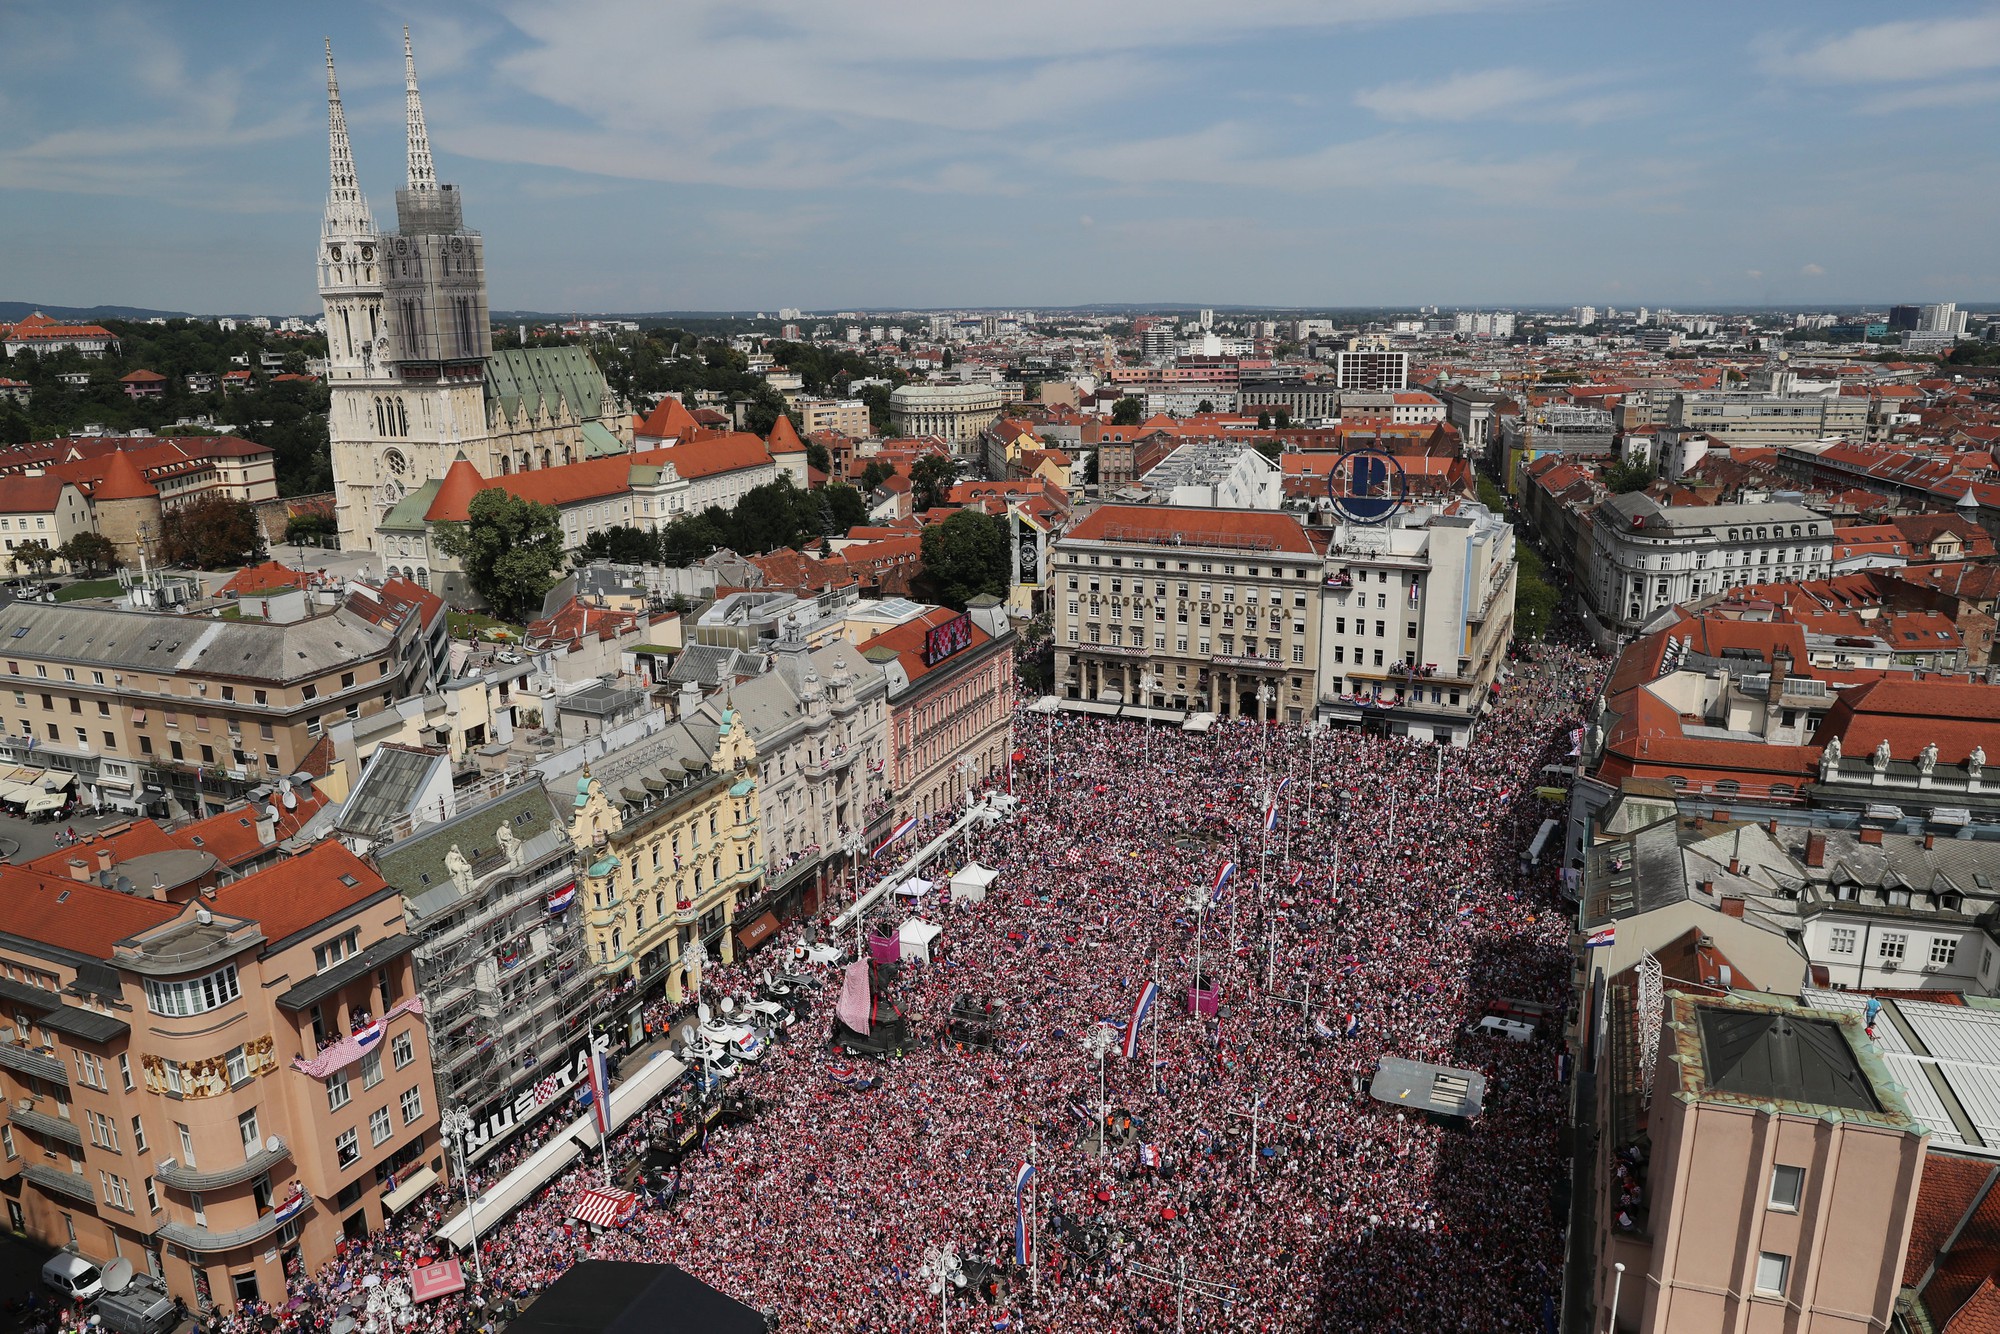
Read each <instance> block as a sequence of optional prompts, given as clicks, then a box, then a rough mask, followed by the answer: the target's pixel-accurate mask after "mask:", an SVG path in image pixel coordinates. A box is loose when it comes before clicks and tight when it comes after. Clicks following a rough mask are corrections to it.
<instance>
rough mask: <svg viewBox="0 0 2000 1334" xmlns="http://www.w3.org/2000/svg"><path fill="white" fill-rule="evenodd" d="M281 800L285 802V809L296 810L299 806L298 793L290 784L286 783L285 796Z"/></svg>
mask: <svg viewBox="0 0 2000 1334" xmlns="http://www.w3.org/2000/svg"><path fill="white" fill-rule="evenodd" d="M280 800H281V801H283V802H284V803H285V809H286V810H288V811H295V810H297V809H298V808H299V798H298V794H297V793H295V792H293V791H292V789H291V785H290V784H286V786H285V793H284V796H283V797H281V798H280Z"/></svg>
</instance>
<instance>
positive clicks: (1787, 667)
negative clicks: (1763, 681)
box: [1764, 648, 1792, 703]
mask: <svg viewBox="0 0 2000 1334" xmlns="http://www.w3.org/2000/svg"><path fill="white" fill-rule="evenodd" d="M1791 674H1792V653H1791V650H1790V649H1782V648H1781V649H1779V650H1777V652H1775V653H1773V654H1772V655H1771V689H1770V692H1769V693H1768V694H1766V695H1765V696H1764V699H1765V701H1766V702H1767V703H1768V702H1770V701H1772V700H1775V699H1777V698H1778V697H1779V696H1780V695H1782V694H1784V693H1785V679H1786V678H1787V677H1789V676H1790V675H1791Z"/></svg>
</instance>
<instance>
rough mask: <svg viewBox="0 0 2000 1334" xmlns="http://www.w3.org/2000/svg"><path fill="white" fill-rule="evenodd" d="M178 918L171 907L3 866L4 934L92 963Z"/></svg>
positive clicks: (0, 913) (0, 914) (0, 916)
mask: <svg viewBox="0 0 2000 1334" xmlns="http://www.w3.org/2000/svg"><path fill="white" fill-rule="evenodd" d="M178 916H180V909H179V908H177V907H175V906H174V905H173V904H171V903H160V902H157V901H155V900H153V899H142V898H136V897H134V896H133V895H130V894H120V893H119V892H118V891H117V890H115V889H105V888H103V887H101V886H99V885H97V884H96V883H94V882H91V883H85V882H81V881H76V880H71V879H70V878H69V877H68V876H66V875H65V876H54V875H43V874H41V873H39V872H37V871H32V870H29V869H27V868H26V867H17V866H0V931H5V932H7V933H8V934H10V935H15V936H22V937H25V938H27V939H29V940H35V941H40V942H41V943H43V944H45V945H54V946H57V947H58V948H61V949H66V950H75V951H76V952H77V953H79V954H87V955H89V956H91V957H92V958H94V959H108V958H110V957H111V949H112V946H114V945H116V944H117V943H118V942H119V941H121V940H126V939H129V938H130V937H132V936H136V935H138V934H140V933H141V932H144V931H150V930H152V929H153V928H154V927H156V926H161V925H164V924H165V923H167V922H171V921H172V920H174V918H176V917H178Z"/></svg>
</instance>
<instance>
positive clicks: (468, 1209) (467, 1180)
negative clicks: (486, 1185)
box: [438, 1107, 486, 1285]
mask: <svg viewBox="0 0 2000 1334" xmlns="http://www.w3.org/2000/svg"><path fill="white" fill-rule="evenodd" d="M438 1129H439V1130H441V1131H442V1132H444V1134H445V1136H446V1137H447V1138H448V1139H450V1140H451V1142H452V1144H453V1146H454V1147H455V1148H456V1150H457V1153H458V1182H459V1185H461V1186H462V1187H464V1188H465V1216H466V1221H467V1222H469V1223H470V1224H471V1225H472V1276H473V1278H474V1280H475V1281H477V1282H478V1283H480V1284H481V1285H484V1284H485V1282H486V1267H485V1265H484V1264H483V1263H482V1262H481V1261H480V1258H479V1204H478V1200H477V1197H476V1196H475V1195H474V1194H473V1192H472V1176H471V1174H470V1173H469V1172H468V1171H467V1170H466V1166H465V1137H466V1136H467V1135H469V1134H471V1133H472V1113H471V1112H468V1111H467V1110H465V1108H463V1107H453V1108H450V1109H449V1110H447V1111H446V1112H445V1114H444V1118H443V1119H442V1120H441V1121H439V1122H438Z"/></svg>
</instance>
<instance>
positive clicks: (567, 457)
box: [563, 445, 576, 463]
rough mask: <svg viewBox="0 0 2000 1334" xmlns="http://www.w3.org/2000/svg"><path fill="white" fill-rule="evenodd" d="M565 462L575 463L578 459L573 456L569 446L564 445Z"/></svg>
mask: <svg viewBox="0 0 2000 1334" xmlns="http://www.w3.org/2000/svg"><path fill="white" fill-rule="evenodd" d="M563 462H564V463H574V462H576V458H575V456H573V455H572V454H571V453H570V449H569V446H568V445H564V446H563Z"/></svg>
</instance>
